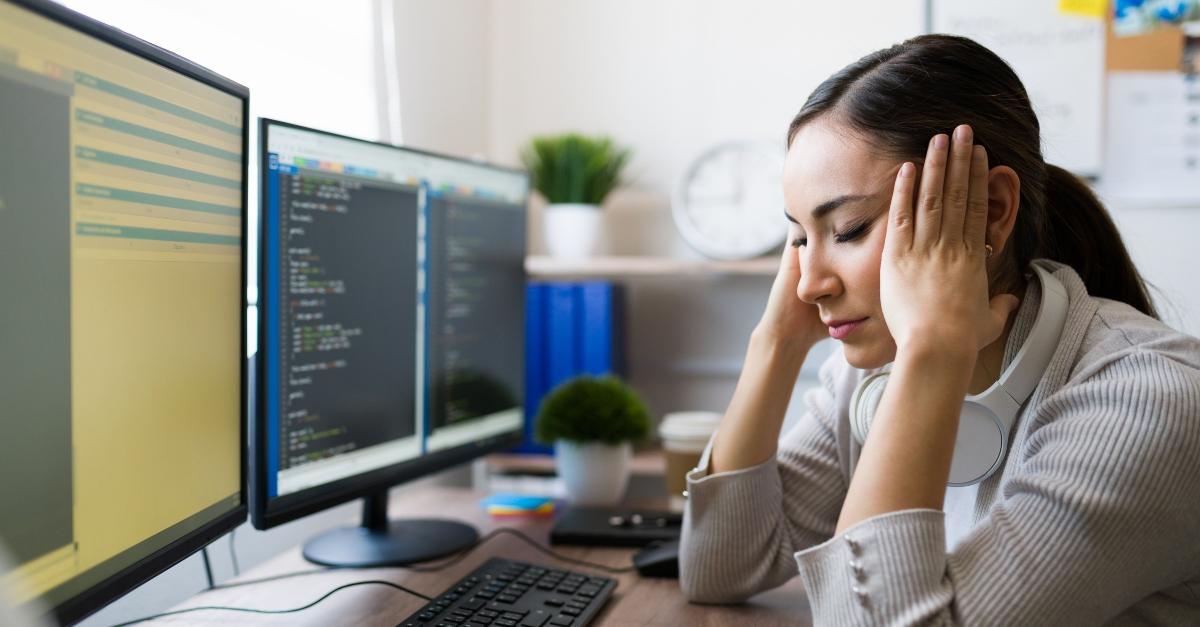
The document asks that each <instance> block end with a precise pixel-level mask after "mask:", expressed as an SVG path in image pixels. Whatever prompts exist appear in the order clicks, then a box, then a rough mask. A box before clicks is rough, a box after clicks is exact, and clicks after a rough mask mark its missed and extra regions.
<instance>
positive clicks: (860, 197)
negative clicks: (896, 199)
mask: <svg viewBox="0 0 1200 627" xmlns="http://www.w3.org/2000/svg"><path fill="white" fill-rule="evenodd" d="M901 163H902V162H901V161H897V160H893V159H891V158H888V157H885V156H883V155H881V154H880V151H878V150H875V149H873V147H872V145H871V144H870V143H868V140H865V139H861V138H859V137H858V136H857V135H854V134H852V133H850V132H848V131H845V130H844V129H843V128H842V127H839V126H838V125H836V123H833V122H828V121H826V120H825V119H818V120H815V121H813V122H810V123H808V124H807V125H805V126H803V127H801V129H800V131H799V132H798V133H797V134H796V136H795V137H794V138H793V139H792V145H791V147H790V148H789V149H788V153H787V159H786V161H785V164H784V171H783V189H784V199H785V201H786V203H787V207H786V211H787V215H788V218H789V219H790V220H791V221H792V224H791V225H790V230H789V237H788V240H789V242H791V244H792V245H793V246H794V247H795V248H794V250H795V254H796V255H798V256H799V262H800V284H799V285H798V286H797V289H796V296H797V297H798V298H799V299H800V300H802V301H804V302H806V303H810V304H812V305H815V306H816V307H817V309H818V311H819V312H820V315H821V320H822V321H823V322H825V324H827V325H832V324H835V323H845V322H857V324H853V325H848V326H843V327H841V328H834V329H832V330H831V331H830V335H831V336H832V337H834V338H835V339H838V340H840V341H841V342H842V344H843V346H844V349H845V350H844V352H845V355H846V361H848V362H849V363H850V364H851V365H853V366H855V367H857V368H864V369H865V368H877V367H879V366H882V365H885V364H887V363H889V362H891V361H892V360H893V359H895V356H896V342H895V340H893V339H892V335H891V333H890V332H889V331H888V328H887V325H886V324H885V323H884V320H883V310H882V308H881V307H880V304H879V266H880V260H881V258H882V256H883V241H884V235H885V233H886V230H887V229H886V227H887V215H888V206H889V204H890V201H891V195H892V188H893V185H894V183H895V180H896V173H897V171H898V170H899V169H900V165H901Z"/></svg>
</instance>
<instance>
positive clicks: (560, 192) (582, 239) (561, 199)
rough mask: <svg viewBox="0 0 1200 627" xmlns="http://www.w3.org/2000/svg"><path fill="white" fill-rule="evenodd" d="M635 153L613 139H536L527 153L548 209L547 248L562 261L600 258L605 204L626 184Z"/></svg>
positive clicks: (526, 160) (525, 157)
mask: <svg viewBox="0 0 1200 627" xmlns="http://www.w3.org/2000/svg"><path fill="white" fill-rule="evenodd" d="M628 160H629V150H627V149H624V148H619V147H618V146H617V145H616V144H614V143H613V141H612V139H610V138H608V137H587V136H584V135H580V134H577V133H566V134H562V135H546V136H541V137H534V138H533V140H531V141H530V143H529V145H528V146H527V147H526V148H525V150H523V151H522V153H521V161H522V162H523V163H524V164H525V168H526V169H527V170H529V173H530V175H531V177H532V178H533V187H534V189H536V190H538V191H539V192H541V194H542V196H544V197H545V198H546V202H547V203H549V204H548V205H547V206H546V208H545V214H544V215H545V220H544V222H543V224H544V230H545V238H546V249H547V250H548V251H549V252H550V254H551V255H553V256H555V257H560V258H570V259H579V258H583V257H589V256H593V255H595V254H596V250H597V246H598V245H599V241H600V224H601V222H600V218H601V214H600V204H601V203H603V202H604V199H605V198H606V197H607V196H608V194H609V192H611V191H612V190H613V188H615V187H616V186H617V185H618V184H619V183H620V176H621V169H622V168H624V167H625V163H626V162H627V161H628Z"/></svg>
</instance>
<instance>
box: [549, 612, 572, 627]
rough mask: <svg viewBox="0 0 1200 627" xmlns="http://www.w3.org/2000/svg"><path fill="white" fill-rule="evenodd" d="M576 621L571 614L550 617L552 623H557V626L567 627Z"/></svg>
mask: <svg viewBox="0 0 1200 627" xmlns="http://www.w3.org/2000/svg"><path fill="white" fill-rule="evenodd" d="M574 622H575V619H574V618H571V617H570V616H563V615H562V614H559V615H558V616H555V617H554V618H551V619H550V624H551V625H556V626H557V627H567V626H568V625H570V624H572V623H574Z"/></svg>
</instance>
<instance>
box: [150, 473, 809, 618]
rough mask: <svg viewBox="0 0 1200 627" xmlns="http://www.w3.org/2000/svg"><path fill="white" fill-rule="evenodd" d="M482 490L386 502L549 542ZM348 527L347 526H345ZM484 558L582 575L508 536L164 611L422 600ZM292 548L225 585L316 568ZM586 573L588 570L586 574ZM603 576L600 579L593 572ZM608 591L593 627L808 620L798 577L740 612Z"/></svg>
mask: <svg viewBox="0 0 1200 627" xmlns="http://www.w3.org/2000/svg"><path fill="white" fill-rule="evenodd" d="M483 496H484V493H482V492H477V491H474V490H468V489H463V488H446V487H427V488H419V489H416V490H413V491H410V492H405V493H403V494H402V495H399V496H397V495H394V494H393V496H392V497H391V499H390V501H389V504H390V508H391V514H392V516H396V517H400V516H405V515H407V516H412V517H417V516H420V515H426V516H440V517H446V518H457V519H462V520H466V521H469V522H471V523H472V524H474V525H476V526H477V527H478V528H479V531H480V534H485V533H487V532H489V531H491V530H492V529H495V528H496V527H499V526H508V527H513V528H516V529H520V530H521V531H523V532H525V533H527V534H529V535H530V536H532V537H534V538H537V539H539V540H541V541H543V542H545V541H547V539H548V538H549V535H550V527H551V521H550V520H545V519H512V520H508V519H506V520H493V519H492V518H491V517H490V516H488V514H487V513H486V512H485V511H483V510H482V509H481V508H480V507H479V499H481V498H483ZM348 522H350V521H348ZM554 550H555V551H558V552H561V553H563V554H566V555H569V556H571V557H575V558H577V559H584V560H588V561H593V562H596V563H600V564H605V565H609V566H614V567H620V566H625V565H628V564H629V559H630V556H631V555H632V554H633V550H631V549H619V548H598V547H597V548H591V547H574V546H564V545H559V546H555V547H554ZM490 557H507V558H511V559H517V560H522V561H526V562H533V563H542V564H548V565H552V566H555V567H559V568H569V569H572V570H582V571H587V569H586V568H584V567H582V566H575V565H572V564H567V563H563V562H557V561H555V560H553V559H552V558H551V557H549V556H546V555H543V554H541V553H539V552H538V551H536V550H535V549H533V548H532V547H530V546H529V545H527V544H525V542H523V541H521V539H519V538H516V537H513V536H511V535H507V534H504V535H500V536H497V537H495V538H492V539H491V540H488V541H487V543H486V544H483V545H482V546H479V547H478V548H476V549H475V550H474V551H473V552H472V553H471V554H470V555H469V556H468V557H467V558H465V559H464V560H463V561H461V562H459V563H457V564H455V565H454V566H451V567H449V568H447V569H446V570H443V571H438V572H434V573H416V572H411V571H407V570H405V569H403V568H370V569H362V570H326V571H324V572H323V573H321V574H315V575H310V576H302V577H293V578H289V579H283V580H280V581H272V582H265V583H261V584H253V585H248V586H245V587H240V588H231V589H227V590H212V591H209V592H203V593H201V594H198V595H196V596H194V597H192V598H191V599H189V600H188V601H186V602H184V603H181V604H180V605H178V606H177V607H176V608H174V609H182V608H185V607H195V606H201V605H224V606H232V607H252V608H261V609H283V608H291V607H299V606H301V605H305V604H307V603H310V602H312V601H314V600H316V599H317V598H319V597H320V596H321V595H323V594H325V593H326V592H329V591H330V590H332V589H334V588H336V587H337V586H340V585H343V584H346V583H350V582H353V581H362V580H366V579H383V580H386V581H392V582H395V583H398V584H402V585H404V586H406V587H409V588H412V589H414V590H416V591H418V592H422V593H424V594H427V595H429V596H435V595H437V594H439V593H441V592H442V591H443V590H444V589H445V588H446V587H448V586H449V585H450V584H451V583H453V582H455V581H457V580H458V579H459V578H461V577H463V576H464V575H466V574H467V573H469V572H471V571H472V570H474V569H475V568H476V567H478V566H479V565H480V564H482V563H483V562H485V561H487V559H488V558H490ZM317 569H318V567H316V566H314V565H313V564H310V563H308V562H307V561H305V560H304V558H303V557H302V556H301V555H300V548H299V547H296V548H293V549H290V550H288V551H286V552H285V553H283V554H281V555H279V556H277V557H275V558H273V559H271V560H269V561H268V562H266V563H264V564H262V565H260V566H257V567H255V568H254V569H252V570H249V571H247V572H245V573H243V574H242V575H241V576H240V577H237V578H235V579H233V580H232V581H231V582H230V583H232V582H236V581H245V580H249V579H258V578H261V577H269V576H272V575H278V574H282V573H289V572H295V571H301V570H317ZM588 572H595V571H588ZM598 574H605V575H606V576H614V575H607V574H606V573H598ZM615 577H616V578H617V580H618V584H617V589H616V591H615V592H614V594H613V596H612V598H611V599H609V601H608V603H607V604H606V606H605V608H604V610H603V611H602V612H601V613H600V615H599V616H598V617H597V619H596V620H595V621H593V622H592V624H593V625H596V626H598V627H630V626H633V625H655V626H659V625H661V626H664V627H666V626H670V627H678V626H689V627H690V626H692V625H711V626H714V627H716V626H719V625H737V626H738V627H756V626H759V625H763V626H766V625H789V626H794V625H797V624H800V625H808V624H811V623H812V618H811V614H810V612H809V609H808V604H807V600H806V597H805V595H804V588H803V586H802V585H801V583H800V580H799V578H796V579H793V580H792V581H790V582H789V583H788V584H787V585H785V586H782V587H780V588H777V589H775V590H771V591H769V592H765V593H763V594H760V595H758V596H756V597H755V598H754V599H752V601H751V602H750V603H748V604H746V605H741V606H702V605H692V604H690V603H688V602H687V601H685V600H684V598H683V594H682V593H681V592H680V591H679V582H678V581H677V580H674V579H643V578H641V577H639V576H638V575H637V573H635V572H629V573H623V574H621V575H615ZM425 603H426V602H425V601H423V600H421V599H418V598H416V597H413V596H410V595H408V594H406V593H404V592H401V591H400V590H396V589H394V588H389V587H387V586H358V587H354V588H349V589H346V590H342V591H340V592H338V593H336V594H334V595H333V596H331V597H329V598H328V599H326V600H324V601H322V602H321V603H319V604H317V605H316V606H314V607H312V608H310V609H307V610H304V611H302V612H297V613H294V614H279V615H263V614H251V613H246V612H225V611H203V612H194V613H187V614H181V615H178V616H171V617H166V618H163V619H160V620H159V621H156V623H158V624H168V623H175V624H184V623H186V624H206V625H234V624H236V625H285V624H286V625H331V626H332V625H363V626H375V625H379V626H387V627H393V626H394V625H396V623H398V622H399V621H400V620H401V619H403V618H404V617H406V616H408V615H409V614H410V613H412V612H414V611H416V610H417V609H418V608H420V607H421V606H423V605H424V604H425Z"/></svg>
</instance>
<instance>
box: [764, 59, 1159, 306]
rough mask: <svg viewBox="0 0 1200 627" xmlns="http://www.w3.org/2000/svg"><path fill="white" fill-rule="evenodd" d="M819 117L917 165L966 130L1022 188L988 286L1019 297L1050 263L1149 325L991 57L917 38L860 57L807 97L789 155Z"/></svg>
mask: <svg viewBox="0 0 1200 627" xmlns="http://www.w3.org/2000/svg"><path fill="white" fill-rule="evenodd" d="M826 115H828V116H831V120H832V121H834V122H835V123H838V124H841V125H843V126H844V127H846V128H847V129H849V130H851V131H852V132H855V133H861V134H863V135H864V136H867V137H870V138H871V141H872V143H873V144H874V145H876V146H880V147H881V150H883V151H884V154H887V155H889V156H894V157H896V158H897V159H905V160H915V161H917V162H918V163H919V162H920V161H921V160H922V159H923V158H924V156H925V152H926V148H927V146H928V145H929V140H930V138H931V137H933V136H934V135H936V134H938V133H948V132H950V131H951V130H952V129H953V128H954V127H956V126H958V125H959V124H970V125H971V128H972V129H973V130H974V133H975V143H977V144H980V145H982V146H983V147H984V148H985V149H986V150H987V154H988V164H989V165H990V166H997V165H1006V166H1008V167H1010V168H1012V169H1013V170H1014V171H1015V172H1016V173H1017V176H1018V177H1019V178H1020V181H1021V197H1020V213H1019V214H1018V216H1017V221H1016V224H1015V225H1014V226H1013V233H1012V235H1011V236H1010V239H1009V246H1006V249H1005V251H1004V252H1003V255H1004V263H1002V264H1001V267H1002V268H1003V270H1001V271H1000V272H999V273H998V275H997V276H995V277H993V285H994V286H997V287H1001V286H1002V287H1003V288H1005V289H1014V288H1015V287H1019V286H1020V285H1022V284H1023V283H1024V279H1023V275H1024V273H1023V270H1024V269H1025V268H1027V267H1028V266H1029V262H1030V261H1032V260H1033V259H1038V258H1047V259H1053V260H1055V261H1059V262H1061V263H1064V264H1066V265H1068V266H1071V267H1072V268H1074V269H1075V271H1076V272H1077V273H1078V274H1079V276H1080V278H1082V279H1083V283H1084V285H1085V286H1087V290H1088V293H1089V294H1091V295H1093V296H1099V297H1103V298H1110V299H1113V300H1119V301H1122V302H1125V303H1128V304H1129V305H1131V306H1133V307H1134V308H1136V309H1137V310H1139V311H1141V312H1142V313H1144V314H1146V315H1148V316H1151V317H1154V318H1158V313H1157V311H1156V310H1155V308H1154V305H1153V303H1152V302H1151V300H1150V296H1149V294H1148V292H1147V291H1146V282H1145V280H1144V279H1143V278H1142V277H1141V275H1140V274H1139V273H1138V271H1137V268H1135V267H1134V265H1133V261H1132V259H1130V257H1129V252H1128V251H1127V250H1126V249H1125V244H1124V243H1123V242H1122V241H1121V236H1120V234H1119V233H1118V232H1117V228H1116V225H1115V224H1113V221H1112V218H1111V217H1110V216H1109V215H1108V212H1107V211H1106V210H1105V209H1104V206H1103V205H1102V204H1101V203H1100V201H1099V199H1097V198H1096V195H1095V194H1093V193H1092V191H1091V190H1090V189H1089V188H1088V186H1087V185H1086V184H1085V183H1084V182H1083V181H1081V180H1080V179H1079V178H1078V177H1076V176H1075V175H1073V174H1071V173H1070V172H1067V171H1066V170H1064V169H1062V168H1060V167H1058V166H1054V165H1050V164H1048V163H1046V161H1045V160H1044V159H1043V158H1042V150H1041V128H1040V126H1039V125H1038V119H1037V115H1036V114H1035V113H1034V112H1033V107H1032V106H1031V105H1030V103H1029V96H1028V94H1026V93H1025V87H1024V86H1023V85H1022V84H1021V80H1020V79H1019V78H1017V75H1016V73H1015V72H1013V70H1012V68H1011V67H1009V65H1008V64H1007V63H1005V62H1004V60H1003V59H1001V58H1000V57H998V56H996V54H995V53H993V52H992V51H990V50H988V49H987V48H985V47H983V46H982V45H980V44H978V43H976V42H974V41H972V40H970V39H967V38H965V37H956V36H952V35H921V36H919V37H914V38H912V39H909V40H908V41H905V42H904V43H901V44H897V45H895V46H892V47H891V48H887V49H885V50H879V51H877V52H873V53H871V54H868V55H867V56H865V57H863V58H862V59H859V60H858V61H856V62H854V63H851V64H850V65H848V66H846V67H845V68H843V69H842V70H841V71H839V72H838V73H836V74H834V75H833V76H831V77H829V78H828V79H826V80H825V82H823V83H821V84H820V85H819V86H818V87H817V88H816V90H814V91H813V93H812V95H811V96H809V97H808V101H807V102H805V103H804V106H803V107H802V108H801V109H800V112H799V113H797V114H796V117H795V119H793V120H792V123H791V126H790V127H789V128H788V135H787V143H788V146H791V143H792V139H793V138H794V137H795V136H796V133H797V131H799V130H800V128H801V127H803V126H804V125H805V124H807V123H809V122H812V121H813V120H815V119H818V118H821V117H824V116H826ZM1010 260H1011V261H1010Z"/></svg>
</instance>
